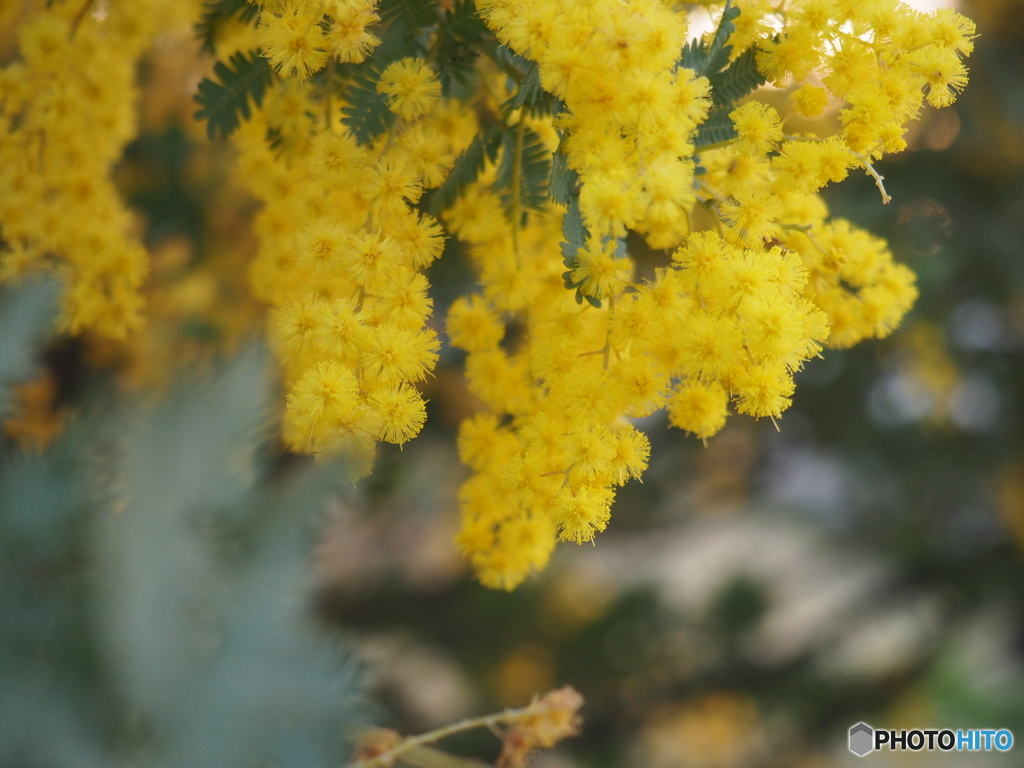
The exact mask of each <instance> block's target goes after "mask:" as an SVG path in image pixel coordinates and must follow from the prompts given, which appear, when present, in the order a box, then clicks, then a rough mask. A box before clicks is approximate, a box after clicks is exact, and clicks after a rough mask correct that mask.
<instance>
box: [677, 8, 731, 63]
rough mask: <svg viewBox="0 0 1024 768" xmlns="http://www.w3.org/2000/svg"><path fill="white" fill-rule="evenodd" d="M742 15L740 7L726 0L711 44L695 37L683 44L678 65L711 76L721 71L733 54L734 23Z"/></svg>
mask: <svg viewBox="0 0 1024 768" xmlns="http://www.w3.org/2000/svg"><path fill="white" fill-rule="evenodd" d="M739 15H740V9H739V8H734V7H733V5H732V0H726V2H725V8H724V9H723V10H722V18H721V20H720V21H719V22H718V27H717V28H716V29H715V34H714V35H713V36H712V37H711V42H710V44H709V45H705V44H704V42H703V41H701V40H699V39H697V38H694V39H693V40H691V41H690V42H689V43H686V44H685V45H684V46H683V50H682V52H681V53H680V56H679V61H678V62H677V64H678V66H681V67H687V68H689V69H692V70H693V71H694V72H696V73H697V74H698V75H704V76H706V77H710V76H711V75H713V74H715V73H717V72H719V71H721V69H722V68H723V67H724V66H725V65H726V64H728V63H729V57H730V55H731V54H732V46H731V45H729V44H728V42H729V38H730V37H731V36H732V33H733V32H735V31H736V25H735V24H734V23H733V22H734V21H735V20H736V18H737V17H738V16H739Z"/></svg>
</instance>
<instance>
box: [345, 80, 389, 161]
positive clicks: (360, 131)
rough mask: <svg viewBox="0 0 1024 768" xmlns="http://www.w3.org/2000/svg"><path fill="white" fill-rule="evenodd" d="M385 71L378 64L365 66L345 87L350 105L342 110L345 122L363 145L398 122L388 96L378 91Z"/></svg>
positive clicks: (371, 141)
mask: <svg viewBox="0 0 1024 768" xmlns="http://www.w3.org/2000/svg"><path fill="white" fill-rule="evenodd" d="M381 72H382V69H380V68H379V66H378V65H376V64H366V65H364V66H361V67H359V68H357V69H356V70H355V76H354V77H353V79H352V82H351V83H350V84H349V86H348V88H347V89H346V90H345V101H346V102H347V105H346V106H345V107H343V108H342V110H341V112H342V115H343V117H342V118H341V122H342V123H344V124H345V125H346V126H348V128H349V130H350V131H352V135H353V136H354V137H355V139H356V141H358V142H359V143H360V144H363V145H366V144H372V143H373V140H374V139H376V138H377V137H378V136H380V135H381V134H382V133H384V132H385V131H386V130H387V129H388V128H390V127H391V124H392V123H394V121H395V113H394V112H392V111H391V110H390V109H388V101H387V97H386V96H385V95H384V94H383V93H378V92H377V83H378V82H380V76H381Z"/></svg>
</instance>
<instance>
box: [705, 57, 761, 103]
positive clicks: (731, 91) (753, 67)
mask: <svg viewBox="0 0 1024 768" xmlns="http://www.w3.org/2000/svg"><path fill="white" fill-rule="evenodd" d="M708 80H709V81H710V82H711V99H712V101H713V102H714V104H715V106H716V107H729V106H731V105H733V104H735V103H736V102H737V101H739V100H740V99H742V98H743V97H744V96H746V95H747V94H749V93H752V92H753V91H754V90H755V89H757V88H758V87H760V86H762V85H764V83H765V79H764V75H762V74H761V73H760V72H758V70H757V49H755V48H748V49H747V50H745V51H744V52H743V53H741V54H740V55H739V56H737V57H736V60H735V61H733V62H732V63H731V64H730V65H729V66H728V67H726V68H725V69H724V70H722V71H721V72H716V73H714V74H712V75H711V76H710V77H709V78H708Z"/></svg>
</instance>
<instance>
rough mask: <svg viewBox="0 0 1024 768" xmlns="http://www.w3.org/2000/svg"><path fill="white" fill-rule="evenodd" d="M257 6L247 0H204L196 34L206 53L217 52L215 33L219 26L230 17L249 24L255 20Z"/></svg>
mask: <svg viewBox="0 0 1024 768" xmlns="http://www.w3.org/2000/svg"><path fill="white" fill-rule="evenodd" d="M257 13H259V6H258V5H255V4H253V3H250V2H248V0H206V2H205V3H203V13H202V15H201V16H200V17H199V23H198V24H196V36H197V37H198V38H199V41H200V42H201V43H202V49H203V51H204V52H206V53H216V52H217V35H218V34H219V33H220V30H221V28H222V27H223V26H224V25H225V24H227V23H228V22H230V21H231V20H232V19H236V18H237V19H238V20H239V21H240V22H242V23H243V24H251V23H252V22H253V21H255V20H256V14H257Z"/></svg>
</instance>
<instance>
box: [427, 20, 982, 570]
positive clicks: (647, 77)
mask: <svg viewBox="0 0 1024 768" xmlns="http://www.w3.org/2000/svg"><path fill="white" fill-rule="evenodd" d="M478 5H479V7H480V8H481V11H482V14H483V15H484V18H485V19H486V21H487V23H488V25H489V26H490V27H491V28H492V29H493V30H494V31H495V33H496V34H497V36H498V38H499V40H501V41H502V42H503V43H505V44H506V45H508V46H509V47H510V48H512V49H513V50H514V51H515V52H516V53H518V54H520V55H522V56H524V57H528V58H529V59H531V60H533V61H534V62H536V64H537V67H538V70H539V75H540V82H541V83H542V85H543V86H544V87H545V89H547V90H548V91H550V92H551V93H553V94H554V95H556V96H557V97H559V98H560V99H561V101H562V103H563V104H564V105H565V110H564V111H562V112H561V113H560V114H558V115H557V116H556V117H555V118H554V121H553V124H551V125H549V130H548V133H549V134H550V133H552V131H551V130H550V129H551V128H552V127H553V128H554V129H555V130H556V131H557V132H558V136H559V137H560V146H561V148H562V150H563V151H564V152H565V154H566V156H567V159H568V165H569V167H570V168H571V169H573V170H574V171H576V172H577V173H578V175H579V182H580V193H579V208H580V211H581V214H582V221H583V223H585V225H586V227H587V229H588V230H589V237H588V239H587V242H586V244H585V246H584V247H583V248H581V249H580V250H579V252H578V253H577V254H576V256H575V259H574V261H573V262H572V267H571V269H570V271H569V272H568V273H566V274H565V275H564V278H565V280H566V282H567V283H569V284H572V285H575V286H577V287H578V290H579V291H580V294H581V296H585V297H588V298H589V299H593V300H594V301H593V302H591V303H593V304H594V305H595V306H590V304H589V303H588V304H584V305H582V306H581V305H578V304H577V303H576V302H574V301H572V294H571V293H569V292H567V291H566V290H565V288H564V287H563V286H562V285H561V276H560V275H559V273H560V272H561V265H560V264H559V263H558V261H557V258H556V257H555V254H556V253H557V252H558V251H557V249H558V243H559V241H560V240H561V239H562V238H561V236H560V232H559V228H558V219H559V216H558V214H559V213H560V210H559V209H557V208H554V207H552V213H551V214H550V215H542V216H536V217H534V218H533V220H532V221H531V223H530V224H529V225H528V226H527V227H526V228H525V229H524V230H523V231H521V232H518V233H516V234H517V235H518V237H517V238H513V237H511V236H510V234H509V232H508V229H509V228H508V227H505V228H504V229H503V228H502V227H501V225H500V221H501V208H500V201H499V199H498V196H497V195H496V194H495V193H494V192H493V191H492V190H491V189H489V187H488V184H487V181H488V179H484V180H482V181H481V182H480V183H478V184H476V185H474V186H473V187H471V188H470V189H469V190H467V191H466V193H465V194H464V195H463V197H462V198H461V200H460V201H459V202H458V203H457V204H456V206H455V207H454V208H452V210H451V211H450V212H449V214H448V216H447V219H446V220H447V223H448V224H449V226H450V227H451V229H452V230H453V232H454V233H456V234H457V235H458V236H459V237H460V238H461V239H462V240H464V241H466V242H468V243H470V244H471V252H472V254H473V256H474V257H475V260H476V261H477V264H478V266H479V269H480V273H481V282H482V285H483V295H482V296H472V297H467V298H464V299H462V300H460V301H458V302H457V303H456V304H455V305H454V306H453V307H452V309H451V312H450V314H449V317H448V331H449V335H450V337H451V340H452V343H453V344H455V345H456V346H459V347H461V348H463V349H464V350H466V352H467V353H468V358H467V362H466V375H467V380H468V382H469V387H470V389H471V391H473V392H474V393H475V394H476V395H477V396H478V397H479V398H480V399H481V400H482V401H483V402H484V404H485V405H486V406H487V410H486V411H485V412H483V413H480V414H477V415H476V416H474V417H472V418H470V419H468V420H467V421H466V422H464V424H463V425H462V428H461V430H460V435H459V450H460V455H461V457H462V459H463V461H464V462H465V463H466V464H467V465H468V466H469V467H470V468H471V469H472V470H473V472H474V474H473V476H472V477H471V478H470V479H469V480H468V481H467V482H466V483H465V485H464V486H463V488H462V492H461V498H460V500H461V509H462V530H461V532H460V533H459V535H458V543H459V545H460V547H461V548H462V550H463V551H464V552H465V553H466V554H467V556H468V557H469V558H470V560H471V562H472V564H473V566H474V569H475V571H476V573H477V575H478V577H479V578H480V579H481V581H482V582H483V583H484V584H486V585H488V586H492V587H500V588H505V589H511V588H513V587H514V586H516V585H517V584H518V583H520V582H521V581H522V580H523V579H524V578H525V577H526V576H527V575H528V574H529V573H530V571H531V570H536V569H541V568H543V567H544V565H545V564H546V562H547V560H548V558H549V556H550V554H551V552H552V550H553V548H554V545H555V541H556V538H561V539H563V540H569V541H575V542H584V541H588V540H590V539H591V538H592V537H593V536H594V534H595V533H596V532H598V531H601V530H603V529H604V528H605V527H606V525H607V523H608V519H609V511H610V507H611V504H612V501H613V499H614V495H615V489H616V487H618V486H620V485H621V484H623V483H624V482H626V481H627V480H628V479H629V478H631V477H639V476H640V474H641V473H642V472H643V470H644V468H645V466H646V464H647V459H648V452H649V446H648V441H647V438H646V437H645V436H644V435H643V434H642V433H641V432H639V431H638V430H637V429H636V428H635V427H634V426H632V424H631V423H630V421H629V418H630V417H643V416H647V415H649V414H651V413H653V412H654V411H657V410H659V409H661V408H663V407H667V410H668V415H669V420H670V422H671V423H672V424H673V425H674V426H676V427H680V428H682V429H684V430H686V431H688V432H690V433H692V434H694V435H696V436H697V437H700V438H707V437H709V436H711V435H713V434H714V433H716V432H717V431H718V430H719V429H721V428H722V426H723V425H724V423H725V421H726V416H727V412H728V408H729V405H730V402H731V403H732V404H733V406H734V407H735V409H736V410H737V411H739V412H740V413H746V414H749V415H752V416H754V417H770V418H776V417H778V416H779V415H780V414H781V413H782V412H783V411H784V410H785V409H786V408H787V407H788V406H789V404H790V397H791V395H792V393H793V374H794V373H795V372H796V371H797V370H799V369H800V367H801V366H802V364H803V363H804V361H806V360H807V359H809V358H810V357H813V356H815V355H817V354H818V353H819V352H820V350H821V347H822V344H823V343H825V341H826V339H827V340H828V341H829V343H830V344H831V345H832V346H837V347H844V346H850V345H852V344H854V343H856V342H857V341H860V340H861V339H864V338H869V337H883V336H885V335H887V334H888V333H890V332H891V331H892V330H893V328H895V327H896V325H897V324H898V323H899V321H900V319H901V318H902V317H903V315H904V314H905V313H906V311H907V310H908V309H909V308H910V306H911V305H912V304H913V301H914V299H915V297H916V289H915V288H914V276H913V274H912V273H911V272H910V271H909V270H908V269H906V268H905V267H903V266H901V265H898V264H895V263H894V262H893V261H892V258H891V255H890V253H889V252H888V250H887V248H886V246H885V243H884V242H882V241H880V240H878V239H876V238H873V237H871V236H870V235H868V234H867V233H865V232H863V231H860V230H858V229H856V228H855V227H853V226H852V225H850V224H849V223H847V222H845V221H841V220H834V221H833V220H829V217H828V210H827V208H826V206H825V204H824V202H823V201H822V200H821V198H820V197H818V196H817V194H816V193H817V192H818V190H819V189H820V188H821V187H822V186H824V185H825V184H827V183H829V182H832V181H840V180H842V179H843V178H845V176H846V175H847V173H848V172H849V170H850V169H851V168H854V167H862V168H864V169H865V170H867V171H868V173H870V174H871V175H872V176H874V177H875V179H876V181H877V183H878V184H879V188H880V189H882V191H883V196H884V195H885V193H884V188H883V187H882V186H881V177H879V176H878V174H877V172H876V171H875V170H874V167H873V165H872V164H871V162H872V160H875V159H877V158H878V157H880V156H881V155H882V154H883V153H884V152H887V151H896V150H898V149H901V148H902V147H903V143H902V138H901V137H902V133H903V130H904V126H905V124H906V122H907V121H908V120H909V119H911V118H913V117H915V116H916V115H917V113H918V110H919V107H920V104H921V102H922V99H923V98H924V97H923V95H922V92H923V91H926V92H927V97H928V99H929V101H931V102H932V103H933V104H936V105H944V104H947V103H948V102H949V101H950V100H951V99H952V97H953V95H954V94H955V92H956V90H957V89H959V88H960V87H962V85H963V78H964V75H963V73H964V69H963V65H962V63H961V61H960V56H961V55H962V54H966V53H969V51H970V47H971V43H970V40H971V38H972V37H973V34H974V28H973V25H972V24H971V23H970V22H969V21H968V20H966V19H965V18H964V17H962V16H959V15H958V14H955V13H952V12H948V11H940V12H937V13H935V14H931V15H924V14H919V13H916V12H914V11H911V10H909V9H907V8H906V7H905V6H902V5H901V4H898V3H897V2H896V1H895V0H874V1H873V2H868V3H849V2H843V0H807V1H806V2H793V3H787V4H784V5H783V6H780V7H779V8H775V9H773V8H771V7H769V6H768V5H767V4H766V3H747V4H744V5H743V8H744V13H747V16H746V18H745V19H744V24H742V25H740V26H739V27H738V28H737V30H736V33H735V37H734V39H733V40H732V41H731V42H732V43H734V44H735V45H736V47H735V48H734V49H733V51H732V57H733V60H735V59H736V58H737V57H739V56H740V55H741V54H742V53H743V51H744V50H745V48H747V47H748V46H753V45H756V46H759V52H758V54H757V57H758V58H757V61H758V64H759V66H760V67H761V69H762V71H763V72H764V73H765V74H766V75H767V76H768V77H770V78H772V79H774V80H775V81H776V82H777V83H778V84H780V85H789V84H790V83H791V82H792V83H794V84H795V83H797V82H798V81H800V80H804V79H806V78H807V77H808V76H809V75H810V74H811V73H812V71H815V70H817V71H821V72H823V73H824V84H825V88H820V87H818V86H813V85H809V84H806V83H804V84H803V85H801V86H800V88H792V89H791V93H792V97H791V98H792V101H793V105H794V106H793V109H794V110H795V111H796V112H798V113H802V114H804V115H809V114H815V113H819V112H820V111H821V110H822V109H824V108H825V106H826V105H827V104H828V102H829V100H830V99H841V100H843V101H845V102H846V103H847V104H848V105H849V106H848V107H847V108H845V109H844V110H843V111H841V113H840V117H841V122H842V129H841V130H840V132H839V133H838V134H837V135H835V136H831V137H818V136H794V135H790V134H788V133H787V132H786V130H785V125H784V123H785V121H784V120H783V119H782V118H781V117H780V116H779V114H778V112H777V111H776V110H775V109H774V108H772V107H770V106H768V105H767V104H764V103H761V102H759V101H746V102H745V103H742V104H741V105H740V106H738V107H736V108H735V109H733V110H731V113H730V118H731V122H732V124H733V126H734V127H735V132H736V134H737V137H736V138H735V139H732V140H726V141H722V142H719V143H718V144H716V145H713V146H709V147H705V148H703V149H702V150H700V151H697V150H695V149H694V145H693V141H694V136H695V130H696V129H697V127H698V126H699V125H700V124H701V123H702V122H703V121H704V120H705V119H706V118H707V116H708V114H709V110H711V109H712V107H713V101H712V98H710V86H711V83H709V81H708V79H706V78H704V77H698V76H697V74H696V73H695V72H694V71H691V70H689V69H687V68H685V67H682V66H679V63H678V60H679V51H680V48H681V46H682V43H683V41H684V39H685V31H686V19H685V16H684V15H682V14H681V13H678V12H675V11H673V10H671V9H670V8H669V7H668V6H667V5H666V4H664V3H660V2H656V0H635V1H634V2H630V3H621V2H617V1H616V0H594V1H593V2H587V3H577V2H571V1H570V0H515V1H514V2H513V1H512V0H481V2H479V3H478ZM811 31H813V34H811ZM537 130H538V132H539V133H542V135H543V133H544V132H543V130H542V128H537ZM556 142H558V139H557V138H555V139H553V140H552V142H551V143H552V148H554V146H555V144H556ZM697 162H699V164H700V166H701V168H700V174H699V175H695V167H696V163H697ZM627 230H633V231H636V232H639V233H641V234H642V235H643V236H644V237H645V239H646V241H647V244H648V245H649V246H650V247H651V248H654V249H669V250H673V251H674V252H673V254H672V260H671V264H670V265H669V266H666V267H665V268H662V269H659V270H657V273H656V277H655V279H654V280H652V281H647V282H644V283H643V284H640V285H638V284H636V283H634V282H633V281H632V272H633V267H632V263H631V260H630V259H629V257H628V255H626V254H625V253H624V247H623V242H624V241H623V239H622V238H623V236H624V235H625V233H626V232H627ZM509 320H512V321H513V322H515V323H516V326H517V331H518V333H517V336H518V339H517V341H516V342H515V343H514V344H510V343H508V342H507V341H505V340H504V337H505V333H506V322H507V321H509Z"/></svg>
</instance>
